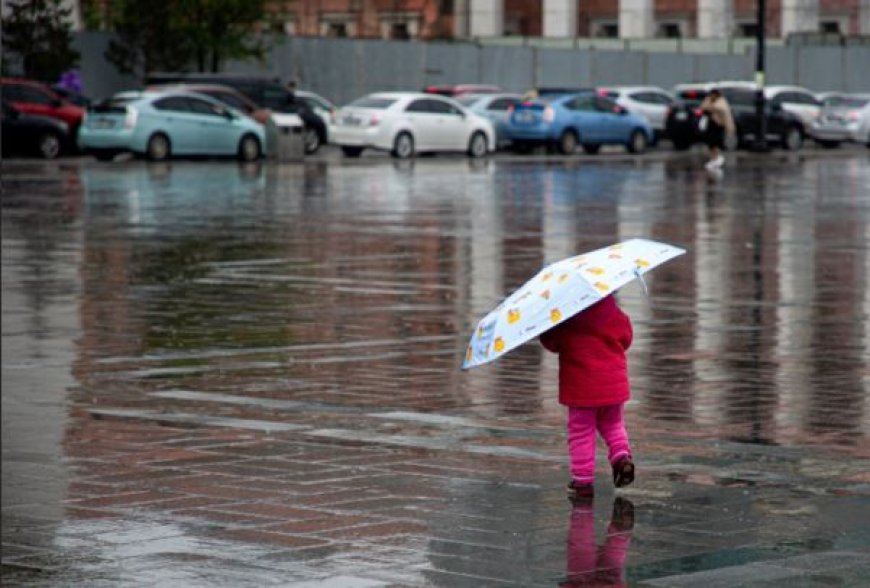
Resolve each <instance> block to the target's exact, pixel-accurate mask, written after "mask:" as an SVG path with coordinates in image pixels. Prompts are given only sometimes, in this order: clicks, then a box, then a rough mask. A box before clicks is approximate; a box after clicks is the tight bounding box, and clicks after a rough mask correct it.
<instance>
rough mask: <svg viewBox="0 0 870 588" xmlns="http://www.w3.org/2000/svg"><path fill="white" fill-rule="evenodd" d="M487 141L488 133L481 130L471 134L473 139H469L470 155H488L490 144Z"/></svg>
mask: <svg viewBox="0 0 870 588" xmlns="http://www.w3.org/2000/svg"><path fill="white" fill-rule="evenodd" d="M486 143H487V141H486V135H484V134H483V133H481V132H480V131H476V132H475V133H474V134H472V135H471V139H470V140H469V141H468V156H469V157H475V158H477V157H483V156H484V155H486V152H487V151H488V145H487V144H486Z"/></svg>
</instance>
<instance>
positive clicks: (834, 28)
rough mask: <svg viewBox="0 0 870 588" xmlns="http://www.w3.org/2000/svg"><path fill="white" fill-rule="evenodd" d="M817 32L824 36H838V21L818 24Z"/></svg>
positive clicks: (826, 21)
mask: <svg viewBox="0 0 870 588" xmlns="http://www.w3.org/2000/svg"><path fill="white" fill-rule="evenodd" d="M819 31H821V32H822V33H825V34H834V35H839V34H840V33H841V31H840V21H837V20H823V21H822V22H820V23H819Z"/></svg>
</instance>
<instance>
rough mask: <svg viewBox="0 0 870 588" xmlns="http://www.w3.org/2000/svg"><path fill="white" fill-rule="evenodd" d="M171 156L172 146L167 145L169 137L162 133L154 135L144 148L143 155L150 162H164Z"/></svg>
mask: <svg viewBox="0 0 870 588" xmlns="http://www.w3.org/2000/svg"><path fill="white" fill-rule="evenodd" d="M171 154H172V146H171V145H170V143H169V137H167V136H166V135H164V134H163V133H155V134H153V135H151V138H150V139H148V145H147V147H145V155H146V156H147V157H148V159H150V160H151V161H165V160H167V159H169V156H170V155H171Z"/></svg>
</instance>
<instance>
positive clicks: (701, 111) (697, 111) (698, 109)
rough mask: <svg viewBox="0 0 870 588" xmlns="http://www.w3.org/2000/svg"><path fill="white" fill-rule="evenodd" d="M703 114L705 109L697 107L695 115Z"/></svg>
mask: <svg viewBox="0 0 870 588" xmlns="http://www.w3.org/2000/svg"><path fill="white" fill-rule="evenodd" d="M702 114H704V110H703V109H701V108H696V109H695V116H701V115H702Z"/></svg>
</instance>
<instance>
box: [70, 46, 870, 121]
mask: <svg viewBox="0 0 870 588" xmlns="http://www.w3.org/2000/svg"><path fill="white" fill-rule="evenodd" d="M108 39H109V37H108V35H107V34H105V33H81V34H79V35H78V37H77V39H76V43H77V46H78V48H79V50H81V51H82V75H83V78H84V83H85V88H86V91H87V92H88V93H89V94H90V95H93V96H105V95H108V94H111V93H112V92H115V91H118V90H122V89H130V88H135V87H138V81H137V80H135V79H133V78H131V77H129V76H122V75H120V74H118V73H117V72H116V71H115V69H114V68H113V67H112V66H111V65H110V64H109V63H107V62H106V61H105V59H104V58H103V51H104V49H105V46H106V45H107V43H108ZM868 63H870V47H868V46H861V45H852V46H848V45H847V46H842V47H838V46H806V45H796V46H777V47H772V48H770V49H769V50H768V52H767V83H769V84H796V85H801V86H805V87H807V88H809V89H811V90H814V91H817V92H821V91H826V90H832V91H833V90H838V91H848V92H870V75H868V72H870V66H868V65H867V64H868ZM754 64H755V57H754V53H753V51H752V50H751V49H746V50H745V51H744V52H743V53H742V54H735V53H733V52H727V53H725V52H723V53H715V52H710V51H706V52H700V51H699V52H697V53H688V52H673V53H669V52H665V51H660V50H657V51H640V50H630V51H626V50H603V49H595V48H592V49H590V48H585V49H571V48H565V49H560V48H552V47H535V46H503V45H491V44H474V43H462V42H456V43H421V42H413V41H412V42H406V41H378V40H353V39H326V38H294V37H279V38H276V40H275V41H274V44H273V47H272V49H271V51H270V52H269V54H268V55H267V57H266V59H265V60H264V61H263V62H262V63H256V62H251V61H249V62H231V63H229V64H227V67H226V69H227V71H232V72H238V73H258V74H264V75H269V76H274V77H277V78H280V79H281V80H282V81H286V80H288V79H291V78H293V79H296V80H298V83H299V87H301V88H304V89H310V90H313V91H315V92H318V93H320V94H323V95H324V96H326V97H327V98H329V99H331V100H333V101H334V102H336V103H337V104H344V103H347V102H349V101H350V100H353V99H354V98H356V97H358V96H361V95H363V94H366V93H368V92H373V91H378V90H409V89H410V90H417V89H420V88H422V87H424V86H425V85H427V84H455V83H476V82H479V83H493V84H498V85H499V86H502V87H503V88H505V89H508V90H514V91H525V90H527V89H529V88H531V87H534V86H542V85H552V86H592V85H598V84H652V85H657V86H663V87H671V86H673V85H674V84H677V83H681V82H693V81H708V80H739V79H742V80H751V79H753V71H754Z"/></svg>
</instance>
